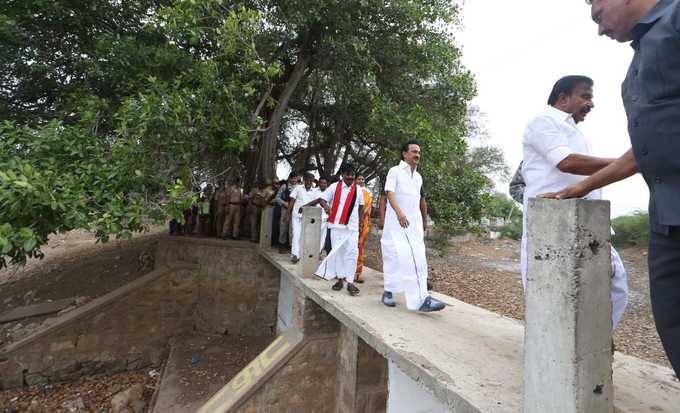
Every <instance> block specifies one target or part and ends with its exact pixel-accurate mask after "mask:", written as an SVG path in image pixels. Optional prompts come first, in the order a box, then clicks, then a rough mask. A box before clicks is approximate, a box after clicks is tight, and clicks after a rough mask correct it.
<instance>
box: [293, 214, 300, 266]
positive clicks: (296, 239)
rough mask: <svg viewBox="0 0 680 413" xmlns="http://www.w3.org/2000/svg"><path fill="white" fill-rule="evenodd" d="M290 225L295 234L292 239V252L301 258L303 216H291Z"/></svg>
mask: <svg viewBox="0 0 680 413" xmlns="http://www.w3.org/2000/svg"><path fill="white" fill-rule="evenodd" d="M290 226H291V229H292V232H293V236H292V238H291V241H290V254H291V255H294V256H296V257H298V258H300V243H301V242H302V218H298V217H295V216H294V217H291V219H290Z"/></svg>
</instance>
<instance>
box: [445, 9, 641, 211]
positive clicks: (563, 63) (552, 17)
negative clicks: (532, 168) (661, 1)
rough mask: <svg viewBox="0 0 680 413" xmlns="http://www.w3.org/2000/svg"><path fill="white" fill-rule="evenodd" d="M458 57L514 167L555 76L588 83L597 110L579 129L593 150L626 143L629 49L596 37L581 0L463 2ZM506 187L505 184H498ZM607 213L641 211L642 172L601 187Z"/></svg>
mask: <svg viewBox="0 0 680 413" xmlns="http://www.w3.org/2000/svg"><path fill="white" fill-rule="evenodd" d="M457 41H458V43H459V45H460V46H461V47H462V49H463V62H464V64H465V66H466V67H467V68H468V69H469V70H470V71H471V72H472V73H473V74H474V76H475V79H476V82H477V88H478V96H477V97H476V98H475V99H474V101H473V102H472V103H473V104H474V105H477V106H478V107H479V108H480V110H481V111H482V112H483V114H484V119H483V123H484V124H485V125H486V127H487V129H488V131H489V134H490V141H489V142H488V143H489V144H493V145H496V146H500V147H501V148H503V150H504V152H505V156H506V159H507V161H508V163H509V164H510V167H511V169H512V171H513V172H514V170H515V169H516V168H517V165H519V162H520V161H521V160H522V143H521V142H522V134H523V131H524V127H525V126H526V124H527V122H528V121H529V120H531V118H532V117H534V116H536V115H537V114H539V113H540V112H541V111H542V110H543V109H544V107H545V105H546V101H547V99H548V94H549V93H550V90H551V89H552V86H553V84H554V83H555V81H556V80H557V79H559V78H560V77H562V76H564V75H568V74H569V75H571V74H581V75H587V76H589V77H591V78H592V79H593V80H594V82H595V86H594V89H593V91H594V103H595V108H594V110H593V111H591V112H590V114H589V115H588V117H587V118H586V120H585V121H584V122H583V123H580V124H579V128H580V129H581V131H582V132H583V133H584V134H585V136H586V137H587V138H588V139H589V141H590V143H591V147H592V149H593V155H595V156H602V157H618V156H620V155H621V154H623V153H624V152H625V151H626V150H628V149H629V148H630V140H629V138H628V133H627V130H626V115H625V112H624V109H623V103H622V101H621V82H622V81H623V78H624V77H625V74H626V71H627V69H628V65H629V63H630V60H631V59H632V56H633V50H632V49H631V48H630V46H629V45H628V44H623V43H617V42H615V41H613V40H611V39H609V38H607V37H599V36H597V26H596V25H595V23H593V22H592V21H591V20H590V7H589V6H587V5H586V4H585V2H584V1H583V0H523V1H508V0H466V1H465V3H464V6H463V28H462V32H461V33H459V35H458V40H457ZM497 189H498V190H499V191H500V192H504V193H507V183H505V184H499V185H497ZM604 197H605V199H609V200H610V201H611V211H612V216H613V217H616V216H619V215H624V214H627V213H630V212H632V211H635V210H646V209H647V202H648V197H649V191H648V190H647V186H646V185H645V183H644V181H643V179H642V177H641V176H640V175H635V176H634V177H631V178H629V179H627V180H625V181H622V182H619V183H616V184H614V185H611V186H609V187H606V188H605V189H604Z"/></svg>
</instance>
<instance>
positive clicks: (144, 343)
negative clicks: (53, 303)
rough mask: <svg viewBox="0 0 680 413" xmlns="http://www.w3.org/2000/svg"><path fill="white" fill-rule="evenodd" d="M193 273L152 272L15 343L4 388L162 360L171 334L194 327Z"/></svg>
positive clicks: (8, 355) (8, 351)
mask: <svg viewBox="0 0 680 413" xmlns="http://www.w3.org/2000/svg"><path fill="white" fill-rule="evenodd" d="M194 275H195V273H194V271H192V270H187V269H177V270H169V269H167V268H161V269H159V270H156V271H153V272H152V273H150V274H147V275H146V276H144V277H143V278H142V279H139V280H137V281H135V283H137V282H138V281H142V282H140V283H137V284H136V285H134V286H130V285H128V286H125V287H122V290H123V291H119V290H121V289H119V290H116V291H114V292H112V293H110V294H109V295H106V296H104V297H100V298H99V299H97V300H94V301H92V302H91V303H88V304H86V305H85V306H83V307H80V308H78V309H76V310H73V311H71V312H70V313H66V314H65V315H64V316H62V317H61V318H60V319H59V320H58V321H57V322H56V323H55V324H54V325H52V326H50V327H48V328H47V329H46V330H43V331H39V332H37V333H36V334H34V335H32V336H29V337H27V338H26V339H24V340H22V341H19V342H17V343H14V344H13V345H12V346H10V347H9V348H7V349H6V350H5V351H4V352H3V353H1V356H0V357H2V358H5V359H7V361H6V363H12V364H13V365H14V367H15V368H14V370H15V375H14V376H13V377H12V378H11V379H10V378H5V377H4V376H5V372H0V375H2V376H3V382H4V387H10V384H14V385H18V384H21V382H22V381H24V382H25V383H26V384H28V385H32V384H36V383H45V382H55V381H67V380H75V379H77V378H79V377H81V376H84V375H90V374H94V373H99V372H103V371H109V372H116V371H123V370H134V369H138V368H142V367H144V366H148V365H157V364H159V362H160V361H161V359H162V355H163V352H164V350H165V344H166V343H167V341H168V339H169V338H170V337H171V336H172V335H174V334H175V333H176V332H178V331H186V330H188V329H191V328H192V325H193V319H192V318H193V317H192V313H193V307H194V305H195V302H196V288H195V287H194V282H193V280H194V279H195V277H194ZM130 287H133V288H130ZM19 373H21V374H22V376H18V374H19ZM8 380H9V381H8Z"/></svg>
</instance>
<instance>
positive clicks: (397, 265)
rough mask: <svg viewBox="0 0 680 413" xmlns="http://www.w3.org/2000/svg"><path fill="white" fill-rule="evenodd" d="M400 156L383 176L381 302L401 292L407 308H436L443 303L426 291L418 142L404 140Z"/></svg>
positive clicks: (390, 303) (391, 301) (423, 204)
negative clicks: (384, 195) (385, 199)
mask: <svg viewBox="0 0 680 413" xmlns="http://www.w3.org/2000/svg"><path fill="white" fill-rule="evenodd" d="M401 159H402V160H401V162H399V165H397V166H394V167H392V168H391V169H390V170H389V172H388V173H387V179H386V180H385V193H386V195H387V207H386V211H385V225H384V227H383V233H382V238H381V239H380V246H381V248H382V255H383V273H384V276H385V278H384V280H385V281H384V283H385V285H384V289H385V291H384V292H383V296H382V302H383V304H385V305H386V306H389V307H394V306H395V305H396V303H395V301H394V293H397V292H403V293H404V297H405V298H406V307H407V308H408V309H409V310H418V311H422V312H431V311H440V310H443V309H444V307H445V305H444V303H442V302H440V301H437V300H436V299H434V298H432V297H431V296H430V295H429V293H428V291H427V257H426V255H425V225H427V203H426V201H425V198H424V197H421V188H422V186H423V178H422V177H421V176H420V173H418V171H417V170H416V169H417V167H418V162H419V161H420V144H419V143H418V142H415V141H409V142H406V143H405V144H404V145H403V147H402V151H401Z"/></svg>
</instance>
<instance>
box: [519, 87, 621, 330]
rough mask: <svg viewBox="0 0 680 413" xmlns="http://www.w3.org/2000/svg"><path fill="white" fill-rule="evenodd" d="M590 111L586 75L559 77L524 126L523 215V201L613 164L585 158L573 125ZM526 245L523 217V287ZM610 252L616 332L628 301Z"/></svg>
mask: <svg viewBox="0 0 680 413" xmlns="http://www.w3.org/2000/svg"><path fill="white" fill-rule="evenodd" d="M593 107H594V104H593V81H592V80H591V79H590V78H588V77H586V76H565V77H563V78H562V79H560V80H558V81H557V82H556V83H555V85H554V86H553V89H552V92H551V93H550V97H549V98H548V106H547V107H546V108H545V110H544V111H543V113H542V114H540V115H538V116H537V117H535V118H534V119H532V120H531V121H530V122H529V124H528V125H527V127H526V129H525V131H524V137H523V139H522V148H523V155H524V157H523V163H522V166H521V176H522V177H523V178H524V181H525V182H526V188H525V189H524V203H523V204H524V210H525V211H526V210H527V208H526V206H527V202H528V200H529V198H533V197H536V196H538V195H540V194H543V193H546V192H553V191H557V190H559V189H561V188H564V187H565V186H570V185H572V184H574V183H577V182H579V181H581V180H583V179H584V178H583V175H592V174H593V173H595V172H597V171H598V170H600V169H602V168H604V167H605V166H607V165H609V164H610V163H611V162H613V159H609V158H597V157H594V156H591V155H590V153H591V150H590V146H589V144H588V141H587V140H586V138H585V136H583V134H582V133H581V131H580V130H579V129H578V128H577V127H576V124H577V123H579V122H582V121H583V120H585V117H586V115H587V114H588V113H589V112H590V110H591V109H592V108H593ZM585 198H586V199H601V198H602V193H601V191H599V190H598V191H593V192H591V193H589V194H588V195H586V196H585ZM526 245H527V214H526V213H525V214H524V225H523V230H522V243H521V271H522V285H523V286H524V287H525V288H526V285H527V280H529V281H530V280H531V274H527V254H526ZM611 254H612V273H613V276H612V282H611V284H612V294H611V299H612V321H613V326H612V327H613V328H616V325H617V324H618V322H619V321H620V319H621V316H622V315H623V311H624V309H625V307H626V304H627V302H628V276H627V274H626V271H625V269H624V267H623V263H622V261H621V258H620V257H619V254H618V253H617V252H616V250H615V249H614V248H613V247H612V249H611ZM609 275H610V276H611V274H609ZM603 276H604V274H603Z"/></svg>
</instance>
